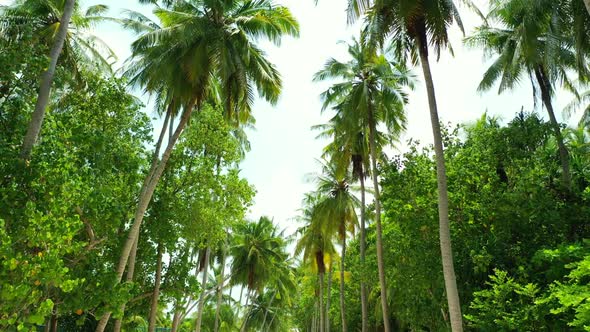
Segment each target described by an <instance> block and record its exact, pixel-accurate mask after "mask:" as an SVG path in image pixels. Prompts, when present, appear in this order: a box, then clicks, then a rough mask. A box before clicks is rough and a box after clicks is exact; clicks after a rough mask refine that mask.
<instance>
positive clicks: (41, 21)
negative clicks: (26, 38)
mask: <svg viewBox="0 0 590 332" xmlns="http://www.w3.org/2000/svg"><path fill="white" fill-rule="evenodd" d="M107 9H108V8H107V7H106V6H104V5H94V6H91V7H89V8H88V9H87V10H86V12H84V13H83V12H82V11H81V10H80V8H79V6H77V5H76V1H75V0H20V1H16V3H15V4H14V5H12V6H9V7H5V8H3V10H2V13H1V14H2V17H1V18H0V35H2V36H3V37H5V38H7V39H10V40H13V41H16V42H22V41H23V40H21V39H22V37H23V35H22V34H21V33H20V30H21V29H20V27H21V26H23V25H27V26H29V27H31V26H32V27H33V32H34V36H35V37H34V39H35V40H34V41H33V42H34V43H35V44H42V45H47V46H48V47H50V53H49V64H48V66H47V69H46V70H45V71H44V72H43V73H42V74H41V82H40V86H39V94H38V98H37V101H36V104H35V110H34V111H33V114H32V117H31V121H30V122H29V125H28V127H27V131H26V133H25V137H24V139H23V145H22V148H21V157H22V158H23V159H29V158H30V155H31V152H32V149H33V145H34V144H35V142H36V141H37V138H38V136H39V132H40V131H41V126H42V124H43V119H44V117H45V110H46V108H47V105H48V103H49V96H50V91H51V85H52V82H53V78H54V75H55V69H56V67H57V63H58V59H59V58H61V61H60V63H62V64H63V65H64V67H65V68H66V69H67V70H68V72H69V74H71V75H72V76H73V77H77V78H79V75H78V74H79V70H80V67H81V66H83V65H86V64H88V65H92V66H93V67H98V68H99V69H102V70H106V71H110V70H111V68H110V63H109V61H108V59H110V58H114V57H115V56H114V53H113V51H112V50H110V49H109V47H108V46H107V45H106V44H105V43H104V42H102V41H101V40H100V39H99V38H97V37H96V36H94V35H92V34H90V33H88V30H89V28H90V27H91V26H92V25H94V24H96V23H98V22H101V21H103V20H105V19H106V18H105V17H104V16H102V15H103V14H104V13H105V12H106V10H107Z"/></svg>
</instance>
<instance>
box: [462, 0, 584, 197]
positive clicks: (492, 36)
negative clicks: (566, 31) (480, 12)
mask: <svg viewBox="0 0 590 332" xmlns="http://www.w3.org/2000/svg"><path fill="white" fill-rule="evenodd" d="M552 6H554V4H553V2H548V1H523V0H494V1H493V2H492V3H491V9H490V13H489V14H488V17H487V20H488V22H497V23H498V24H500V25H501V28H493V27H491V26H490V25H488V24H485V25H483V26H481V27H479V28H478V29H477V30H476V33H475V34H474V35H473V36H471V37H469V38H467V40H466V41H467V43H468V44H470V45H476V46H480V47H483V48H484V50H485V51H487V52H488V53H490V54H497V55H498V57H497V58H496V59H495V60H494V62H493V63H492V65H491V66H490V67H489V68H488V70H487V71H486V73H485V74H484V77H483V79H482V81H481V83H480V84H479V87H478V90H482V91H484V90H489V89H490V88H491V87H492V86H493V85H494V83H496V82H497V81H499V82H500V85H499V89H498V93H501V92H503V91H504V90H506V89H512V88H514V87H515V86H516V85H517V84H518V83H519V82H520V80H521V77H522V76H523V75H527V76H529V77H530V78H531V80H532V83H533V87H534V90H535V95H536V89H537V87H538V89H539V90H540V92H541V93H540V97H541V100H542V102H543V104H544V106H545V108H546V109H547V113H548V114H549V120H550V123H551V127H552V129H553V134H554V135H555V138H556V140H557V146H558V151H559V158H560V161H561V168H562V185H563V186H564V187H565V188H566V189H568V190H569V188H570V187H571V174H570V162H569V157H568V151H567V148H566V146H565V144H564V142H563V135H562V133H561V128H560V125H559V122H558V121H557V119H556V117H555V112H554V110H553V104H552V101H551V99H552V96H553V92H554V86H555V84H556V82H562V83H563V85H564V86H565V87H566V88H570V89H572V90H575V89H574V86H573V84H572V82H570V80H569V78H568V76H567V71H568V70H570V69H571V70H576V69H578V68H579V67H578V62H577V56H576V52H575V51H574V50H573V49H572V48H571V47H570V43H571V42H572V41H571V40H570V38H569V37H568V36H566V35H563V34H559V32H560V31H558V30H556V29H555V28H554V26H553V25H554V22H555V21H554V16H553V15H552V10H551V9H550V8H551V7H552ZM580 74H581V75H584V73H580Z"/></svg>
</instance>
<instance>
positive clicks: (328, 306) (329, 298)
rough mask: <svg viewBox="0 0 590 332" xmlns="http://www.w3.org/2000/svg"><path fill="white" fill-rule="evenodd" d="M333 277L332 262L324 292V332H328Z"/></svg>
mask: <svg viewBox="0 0 590 332" xmlns="http://www.w3.org/2000/svg"><path fill="white" fill-rule="evenodd" d="M333 275H334V267H333V266H332V262H330V269H329V270H328V285H327V287H326V288H327V290H326V316H325V317H324V320H325V321H326V332H330V302H331V301H332V279H333Z"/></svg>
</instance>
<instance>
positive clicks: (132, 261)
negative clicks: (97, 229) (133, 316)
mask: <svg viewBox="0 0 590 332" xmlns="http://www.w3.org/2000/svg"><path fill="white" fill-rule="evenodd" d="M137 242H139V237H138V238H137V239H135V243H134V244H133V248H131V253H130V254H129V266H128V267H127V276H126V278H125V281H127V282H132V281H133V276H134V275H135V261H136V258H137ZM120 311H121V318H118V319H116V320H115V324H114V326H113V332H121V326H122V324H123V317H125V303H123V304H122V305H121V309H120Z"/></svg>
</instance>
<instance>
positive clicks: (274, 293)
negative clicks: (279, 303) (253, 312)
mask: <svg viewBox="0 0 590 332" xmlns="http://www.w3.org/2000/svg"><path fill="white" fill-rule="evenodd" d="M276 296H277V291H274V292H273V294H272V297H271V298H270V301H268V307H267V308H266V310H265V311H264V318H263V319H262V330H264V327H265V325H264V324H266V318H267V317H268V312H269V311H270V308H271V307H272V302H273V301H274V299H275V297H276ZM273 318H274V317H273ZM270 322H271V324H272V320H271V321H270ZM270 326H272V325H269V329H268V330H270Z"/></svg>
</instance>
